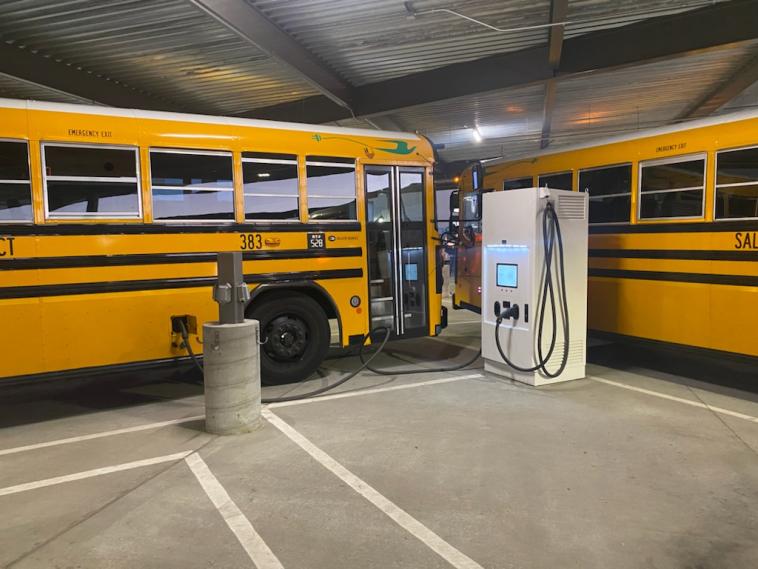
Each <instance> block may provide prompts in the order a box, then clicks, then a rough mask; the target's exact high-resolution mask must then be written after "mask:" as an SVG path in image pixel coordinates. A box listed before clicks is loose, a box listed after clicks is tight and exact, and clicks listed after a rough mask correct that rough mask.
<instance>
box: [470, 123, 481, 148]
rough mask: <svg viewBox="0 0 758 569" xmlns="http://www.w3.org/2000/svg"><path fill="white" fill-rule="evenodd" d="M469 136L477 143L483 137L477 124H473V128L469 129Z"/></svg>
mask: <svg viewBox="0 0 758 569" xmlns="http://www.w3.org/2000/svg"><path fill="white" fill-rule="evenodd" d="M471 136H473V137H474V142H476V143H477V144H478V143H479V142H481V141H482V140H483V139H484V137H483V136H482V131H481V130H479V127H478V126H475V127H474V128H472V129H471Z"/></svg>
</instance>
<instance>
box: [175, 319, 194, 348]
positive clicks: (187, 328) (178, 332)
mask: <svg viewBox="0 0 758 569" xmlns="http://www.w3.org/2000/svg"><path fill="white" fill-rule="evenodd" d="M182 324H184V327H182ZM182 333H186V334H197V316H194V315H192V314H183V315H180V316H172V317H171V345H172V346H173V347H175V348H179V347H181V345H182V341H183V340H182Z"/></svg>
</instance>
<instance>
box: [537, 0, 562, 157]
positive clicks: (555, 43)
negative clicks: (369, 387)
mask: <svg viewBox="0 0 758 569" xmlns="http://www.w3.org/2000/svg"><path fill="white" fill-rule="evenodd" d="M567 14H568V0H550V23H551V24H552V23H555V22H565V21H566V15H567ZM564 27H565V26H553V27H551V28H550V36H549V37H548V41H547V61H548V63H549V64H550V67H551V68H552V69H553V73H554V74H557V73H558V69H559V68H560V66H561V52H562V51H563V32H564ZM556 90H557V85H556V80H555V78H554V77H553V78H551V79H548V80H547V82H546V83H545V101H544V103H543V106H542V134H541V136H540V148H547V147H548V145H549V144H550V128H551V125H552V122H553V109H555V92H556Z"/></svg>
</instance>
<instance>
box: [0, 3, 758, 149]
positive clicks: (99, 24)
mask: <svg viewBox="0 0 758 569" xmlns="http://www.w3.org/2000/svg"><path fill="white" fill-rule="evenodd" d="M244 1H246V2H248V3H249V4H250V5H252V6H254V7H256V8H257V9H259V10H260V11H262V12H263V13H264V14H265V15H266V16H267V17H268V18H269V19H270V20H271V21H272V22H274V23H275V24H276V25H278V26H279V27H280V28H281V29H282V30H284V31H285V32H287V33H288V34H290V35H291V36H292V37H293V38H294V39H295V40H296V41H298V42H299V43H300V44H301V45H302V46H304V47H305V48H307V49H308V50H310V51H311V52H312V53H313V54H314V55H315V56H316V57H317V58H318V59H320V60H321V61H322V62H323V64H324V65H326V66H327V67H330V68H331V69H332V70H334V71H335V72H336V73H337V74H338V75H340V76H341V77H342V78H343V79H345V80H346V81H347V82H348V83H350V84H352V85H355V86H358V85H365V84H367V83H372V82H375V81H382V80H386V79H391V78H395V77H399V76H403V75H407V74H410V73H415V72H420V71H425V70H429V69H433V68H436V67H439V66H442V65H448V64H451V63H456V62H462V61H468V60H473V59H477V58H481V57H484V56H487V55H492V54H496V53H503V52H506V51H514V50H519V49H524V48H528V47H531V46H536V45H544V44H545V43H546V42H547V38H548V31H547V29H544V28H543V29H539V30H529V31H521V32H506V33H502V32H495V31H491V30H487V29H486V28H483V27H482V26H480V25H478V24H475V23H472V22H469V21H466V20H464V19H461V18H458V17H456V16H454V15H450V14H446V13H433V14H425V15H424V14H419V15H417V16H415V17H411V16H410V15H409V13H408V11H407V10H406V8H405V5H404V2H403V1H402V0H382V1H376V0H286V1H285V0H244ZM717 1H721V0H717ZM713 3H715V2H714V1H713V0H570V2H569V10H568V14H567V16H566V19H567V20H568V21H569V22H570V23H569V24H568V25H567V26H566V32H565V35H566V37H573V36H576V35H578V34H582V33H586V32H589V31H594V30H597V29H601V28H609V27H616V26H621V25H626V24H629V23H632V22H635V21H639V20H642V19H645V18H648V17H653V16H661V15H665V14H670V13H676V12H680V11H684V10H689V9H693V8H696V7H701V6H704V5H706V4H713ZM411 6H412V9H413V10H415V11H417V12H424V11H427V10H433V9H440V8H450V9H454V10H457V11H459V12H461V13H463V14H466V15H467V16H470V17H472V18H476V19H479V20H481V21H483V22H486V23H488V24H490V25H494V26H498V27H503V28H514V27H521V26H531V25H540V24H545V23H546V22H547V21H548V19H549V10H550V0H507V1H506V0H457V1H453V0H416V1H414V2H411ZM0 41H3V42H6V43H9V44H11V45H14V46H16V47H18V48H19V49H24V50H27V51H31V52H34V53H36V54H38V55H39V56H40V57H47V58H50V59H52V60H54V61H57V62H59V63H60V65H68V66H71V67H72V68H78V69H81V70H83V71H85V72H89V73H92V74H94V75H96V76H100V77H102V78H103V79H104V80H109V81H112V82H116V83H121V84H123V85H125V88H128V89H133V90H137V91H139V92H143V93H146V94H149V95H150V96H152V97H154V98H157V99H160V100H163V101H170V102H171V103H172V105H173V106H174V107H177V108H180V109H182V110H185V111H187V112H197V113H205V114H219V115H235V114H240V113H244V112H248V111H251V110H253V109H257V108H261V107H266V106H269V105H274V104H278V103H283V102H287V101H293V100H298V99H302V98H304V97H308V96H311V95H315V94H317V92H316V91H315V89H314V88H313V87H312V86H310V85H309V84H308V83H306V82H305V81H304V80H303V79H302V78H301V77H299V76H298V75H296V73H295V72H294V71H293V70H292V69H291V68H285V67H284V66H283V65H281V64H279V63H278V62H276V61H275V60H274V59H272V58H270V57H269V56H268V55H267V54H265V53H264V52H262V51H261V50H260V49H258V48H256V47H254V46H253V45H252V44H250V43H249V42H247V41H245V40H243V39H241V38H240V37H239V36H238V35H237V34H235V33H234V32H232V31H230V30H229V29H228V28H226V27H225V26H223V25H222V24H221V23H219V22H218V21H216V20H215V19H213V18H212V17H211V16H209V15H208V14H206V13H205V12H203V11H202V10H200V9H199V8H197V7H196V6H195V5H194V4H193V3H192V2H191V1H190V0H100V1H97V2H96V1H93V0H62V1H58V2H49V1H47V0H3V1H0ZM757 49H758V46H757V45H756V43H755V42H753V43H748V42H744V43H742V44H739V45H732V46H727V47H725V48H723V49H719V50H712V51H709V52H705V53H700V54H693V55H689V56H686V57H680V58H674V59H671V60H666V61H660V62H656V63H649V64H646V65H639V66H634V67H628V68H625V69H619V70H615V71H611V72H603V73H597V74H591V73H590V74H584V75H581V76H576V77H572V78H568V79H562V80H561V81H560V82H559V83H558V88H557V95H556V97H557V98H556V101H557V105H556V111H555V114H554V119H553V130H552V136H551V138H552V140H553V144H561V143H564V142H575V141H576V140H577V139H579V138H585V137H590V136H597V135H600V134H603V133H605V132H609V131H617V130H626V129H630V128H638V127H644V126H649V125H658V124H663V123H666V122H670V121H672V120H674V119H675V118H676V117H677V116H679V115H680V114H681V113H682V112H683V111H684V109H686V108H688V106H689V105H691V104H692V103H693V102H694V101H696V100H697V99H698V98H700V97H702V96H703V95H704V94H705V93H707V92H709V90H710V89H712V88H713V87H714V86H715V85H718V84H719V83H720V82H721V81H723V80H724V79H725V78H726V77H728V76H729V74H730V73H732V72H734V71H735V69H737V67H738V66H739V64H740V62H742V61H744V59H745V58H746V57H747V56H748V55H749V54H750V53H755V52H756V50H757ZM450 80H451V81H455V78H454V77H451V79H450ZM756 93H758V90H756V89H748V90H747V91H746V92H745V94H743V96H742V97H738V98H737V99H735V100H734V101H732V103H730V105H731V106H732V107H734V106H735V105H737V106H745V105H755V104H758V95H757V94H756ZM0 95H2V96H9V97H19V98H34V99H42V100H52V101H64V102H81V99H79V98H78V97H76V96H73V95H69V94H66V93H61V92H59V91H56V90H52V89H49V88H47V87H44V86H42V85H38V84H34V83H28V82H25V81H20V80H17V79H14V78H12V77H8V76H2V75H0ZM543 101H544V86H543V85H532V86H527V87H521V88H518V89H510V90H505V91H495V92H490V93H483V94H478V95H474V96H469V97H463V98H459V99H453V100H447V101H442V102H438V103H431V104H427V105H423V106H418V107H412V108H406V109H402V110H398V111H395V112H392V113H389V114H387V115H384V116H378V117H372V118H370V119H364V118H358V119H350V120H347V121H340V124H345V125H351V126H353V125H354V126H361V127H364V128H365V127H367V126H368V127H370V126H371V125H372V124H374V125H377V126H379V127H383V128H390V129H397V128H401V129H405V130H416V129H418V130H419V131H421V132H422V133H424V134H426V135H428V136H430V137H431V138H432V139H433V140H434V141H435V142H438V143H440V144H443V145H444V146H445V148H444V149H442V150H441V155H442V156H443V157H444V158H446V159H449V160H456V159H464V158H475V157H478V158H483V157H491V156H499V155H501V154H503V153H508V154H510V155H516V154H523V153H525V152H531V151H534V150H536V149H538V147H539V139H540V133H541V129H542V107H543ZM730 105H727V107H730ZM475 124H477V125H479V127H480V129H481V131H482V132H483V134H484V136H485V140H484V141H483V142H482V143H480V144H475V143H474V141H473V140H472V137H471V130H470V129H471V127H472V126H473V125H475Z"/></svg>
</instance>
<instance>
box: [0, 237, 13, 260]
mask: <svg viewBox="0 0 758 569" xmlns="http://www.w3.org/2000/svg"><path fill="white" fill-rule="evenodd" d="M15 240H16V238H15V237H0V257H6V256H8V257H13V242H14V241H15Z"/></svg>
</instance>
